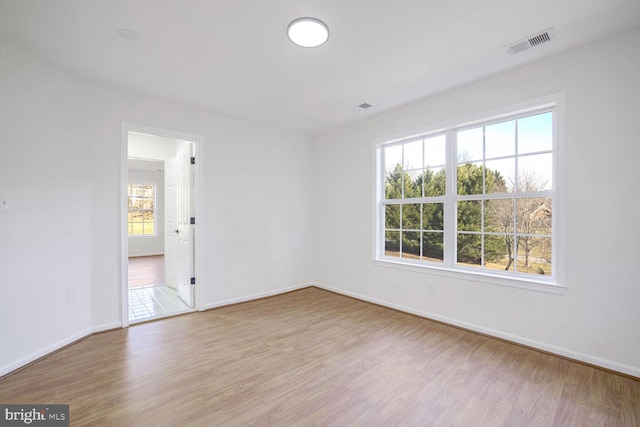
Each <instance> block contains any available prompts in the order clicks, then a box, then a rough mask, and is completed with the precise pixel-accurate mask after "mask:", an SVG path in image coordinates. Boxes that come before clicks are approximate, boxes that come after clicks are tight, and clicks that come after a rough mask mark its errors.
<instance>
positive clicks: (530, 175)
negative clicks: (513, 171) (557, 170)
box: [518, 153, 553, 192]
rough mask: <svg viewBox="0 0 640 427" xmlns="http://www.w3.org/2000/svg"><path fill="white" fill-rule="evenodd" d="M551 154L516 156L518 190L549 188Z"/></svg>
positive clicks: (551, 163)
mask: <svg viewBox="0 0 640 427" xmlns="http://www.w3.org/2000/svg"><path fill="white" fill-rule="evenodd" d="M552 170H553V155H552V154H551V153H548V154H539V155H535V156H524V157H519V158H518V191H520V192H528V191H542V190H551V188H552V185H553V181H552V174H553V172H552Z"/></svg>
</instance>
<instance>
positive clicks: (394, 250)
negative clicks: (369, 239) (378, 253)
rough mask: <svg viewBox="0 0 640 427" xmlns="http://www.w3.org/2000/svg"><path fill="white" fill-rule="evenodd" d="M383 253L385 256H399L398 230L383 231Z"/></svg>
mask: <svg viewBox="0 0 640 427" xmlns="http://www.w3.org/2000/svg"><path fill="white" fill-rule="evenodd" d="M384 254H385V255H386V256H394V257H399V256H400V232H399V231H386V232H385V233H384Z"/></svg>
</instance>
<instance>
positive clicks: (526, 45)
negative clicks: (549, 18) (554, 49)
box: [504, 28, 556, 56]
mask: <svg viewBox="0 0 640 427" xmlns="http://www.w3.org/2000/svg"><path fill="white" fill-rule="evenodd" d="M555 39H556V32H555V31H554V30H553V28H549V29H547V30H544V31H542V32H541V33H537V34H534V35H532V36H529V37H527V38H526V39H524V40H520V41H517V42H515V43H511V44H510V45H507V46H505V47H504V48H505V49H506V51H507V53H508V54H509V55H511V56H513V55H517V54H519V53H521V52H524V51H525V50H529V49H531V48H534V47H536V46H540V45H542V44H546V43H549V42H551V41H553V40H555Z"/></svg>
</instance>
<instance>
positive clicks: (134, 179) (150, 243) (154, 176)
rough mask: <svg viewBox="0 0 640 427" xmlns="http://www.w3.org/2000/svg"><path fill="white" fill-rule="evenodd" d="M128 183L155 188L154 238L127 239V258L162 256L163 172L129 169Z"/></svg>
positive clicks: (163, 235)
mask: <svg viewBox="0 0 640 427" xmlns="http://www.w3.org/2000/svg"><path fill="white" fill-rule="evenodd" d="M129 183H131V184H153V185H155V186H156V203H155V206H156V223H155V231H156V234H155V236H131V237H129V239H128V240H129V256H130V257H137V256H149V255H163V254H164V237H165V234H164V171H149V170H139V169H129Z"/></svg>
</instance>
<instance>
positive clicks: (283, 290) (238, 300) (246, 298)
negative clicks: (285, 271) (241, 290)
mask: <svg viewBox="0 0 640 427" xmlns="http://www.w3.org/2000/svg"><path fill="white" fill-rule="evenodd" d="M310 286H315V284H314V283H301V284H299V285H294V286H289V287H286V288H279V289H274V290H271V291H267V292H261V293H259V294H253V295H247V296H243V297H239V298H231V299H227V300H223V301H218V302H215V303H212V304H205V305H203V306H202V307H201V310H202V311H204V310H210V309H212V308H217V307H224V306H225V305H232V304H238V303H241V302H247V301H252V300H256V299H260V298H266V297H272V296H274V295H280V294H284V293H287V292H291V291H297V290H298V289H304V288H308V287H310Z"/></svg>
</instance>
